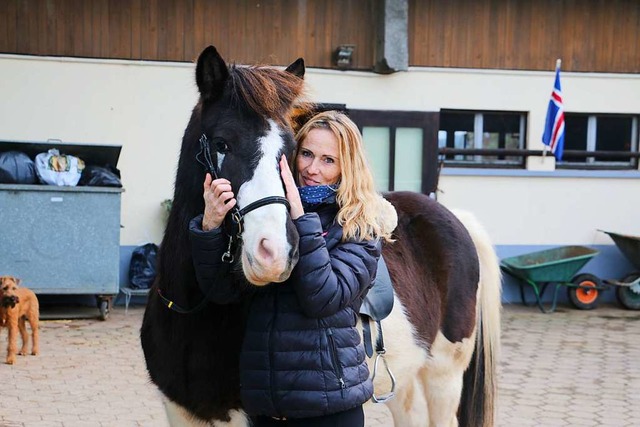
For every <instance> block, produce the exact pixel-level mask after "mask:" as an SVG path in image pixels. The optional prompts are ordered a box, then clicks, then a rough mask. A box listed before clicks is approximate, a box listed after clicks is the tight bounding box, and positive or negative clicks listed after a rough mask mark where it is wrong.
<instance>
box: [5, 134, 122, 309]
mask: <svg viewBox="0 0 640 427" xmlns="http://www.w3.org/2000/svg"><path fill="white" fill-rule="evenodd" d="M50 148H58V149H59V150H60V152H61V153H64V154H71V155H74V156H77V157H79V158H81V159H82V160H84V161H85V163H86V164H95V165H99V166H103V165H105V164H110V165H113V166H114V167H115V166H116V165H117V162H118V157H119V156H120V150H121V147H120V146H105V145H100V146H97V145H80V144H66V143H65V144H62V143H60V142H46V143H43V142H17V141H0V152H3V151H21V152H24V153H26V154H27V155H29V157H31V158H32V159H33V158H35V156H36V155H37V154H38V153H41V152H46V151H47V150H48V149H50ZM122 191H123V189H122V188H114V187H85V186H81V187H58V186H52V185H24V184H0V275H12V276H16V277H18V278H20V279H21V280H22V283H23V285H24V286H26V287H28V288H30V289H32V290H33V291H34V292H35V293H36V294H43V295H44V294H47V295H56V294H58V295H59V294H69V295H70V294H79V295H81V294H85V295H86V294H93V295H95V296H96V303H97V306H98V309H99V311H100V318H101V319H103V320H105V319H106V318H107V316H108V314H109V310H110V308H111V303H112V300H113V297H114V296H117V294H118V292H119V263H120V198H121V193H122Z"/></svg>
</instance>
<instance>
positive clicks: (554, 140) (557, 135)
mask: <svg viewBox="0 0 640 427" xmlns="http://www.w3.org/2000/svg"><path fill="white" fill-rule="evenodd" d="M542 142H543V143H544V144H545V145H547V146H549V149H550V150H551V152H552V153H553V154H554V156H556V159H557V160H558V161H560V160H562V152H563V151H564V105H563V104H562V88H561V87H560V65H558V66H557V67H556V81H555V84H554V85H553V92H552V93H551V99H550V100H549V108H548V109H547V119H546V121H545V124H544V133H543V134H542Z"/></svg>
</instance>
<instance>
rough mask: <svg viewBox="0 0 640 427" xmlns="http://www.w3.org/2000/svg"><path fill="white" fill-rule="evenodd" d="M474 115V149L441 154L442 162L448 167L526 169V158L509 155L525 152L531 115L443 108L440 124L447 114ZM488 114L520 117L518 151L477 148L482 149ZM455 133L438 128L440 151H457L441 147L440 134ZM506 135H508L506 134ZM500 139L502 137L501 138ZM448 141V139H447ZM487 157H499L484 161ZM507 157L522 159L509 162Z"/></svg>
mask: <svg viewBox="0 0 640 427" xmlns="http://www.w3.org/2000/svg"><path fill="white" fill-rule="evenodd" d="M448 113H451V114H472V115H473V120H474V125H473V137H474V144H473V145H474V148H469V149H468V150H469V152H470V154H464V153H461V152H462V151H465V150H466V149H456V153H455V154H446V153H445V154H440V161H442V163H443V164H444V165H445V166H447V167H460V168H473V169H480V168H492V169H524V168H525V167H526V156H524V155H521V154H518V155H513V154H508V153H507V152H508V151H509V150H512V151H513V150H523V151H524V150H525V149H526V146H527V138H526V136H527V128H528V118H529V114H528V113H527V112H525V111H503V110H467V109H449V108H443V109H441V110H440V123H442V118H443V115H445V114H448ZM488 114H504V115H513V116H519V125H518V133H519V136H518V148H516V149H508V148H497V149H485V148H477V147H482V142H483V137H484V133H485V131H484V119H485V115H488ZM441 131H443V132H455V130H447V129H442V128H441V126H438V149H439V150H440V149H442V148H444V149H452V148H453V149H455V147H449V146H446V145H445V146H444V147H441V146H440V139H439V136H440V135H439V134H440V132H441ZM504 135H506V133H504ZM499 138H500V137H499ZM447 140H448V138H447ZM481 150H491V151H492V153H490V154H489V153H487V154H479V153H478V151H481ZM502 150H504V151H505V153H504V154H500V151H502ZM456 156H469V157H472V158H473V160H462V159H456V158H455V157H456ZM485 156H492V157H496V156H497V157H498V159H497V160H490V161H488V160H483V158H485ZM506 157H520V160H507V159H505V158H506Z"/></svg>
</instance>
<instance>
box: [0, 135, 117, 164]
mask: <svg viewBox="0 0 640 427" xmlns="http://www.w3.org/2000/svg"><path fill="white" fill-rule="evenodd" d="M52 148H57V149H58V150H59V151H60V154H70V155H72V156H76V157H79V158H80V159H82V160H83V161H84V162H85V164H88V165H96V166H105V165H107V164H109V165H111V166H114V167H117V166H118V159H119V158H120V151H121V150H122V146H121V145H89V144H78V143H67V142H63V141H60V140H57V139H50V140H47V141H42V142H40V141H1V140H0V152H3V151H20V152H23V153H25V154H26V155H27V156H29V157H31V158H32V159H35V157H36V155H38V154H40V153H46V152H47V151H49V150H50V149H52Z"/></svg>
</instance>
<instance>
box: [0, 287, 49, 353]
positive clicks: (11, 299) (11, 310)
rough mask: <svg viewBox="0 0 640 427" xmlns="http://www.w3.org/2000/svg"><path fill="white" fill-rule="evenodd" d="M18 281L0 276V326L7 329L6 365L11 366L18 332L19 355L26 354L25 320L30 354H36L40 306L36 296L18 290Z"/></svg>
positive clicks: (26, 291)
mask: <svg viewBox="0 0 640 427" xmlns="http://www.w3.org/2000/svg"><path fill="white" fill-rule="evenodd" d="M19 283H20V279H16V278H15V277H11V276H0V326H6V327H7V328H8V329H9V346H8V348H7V363H8V364H9V365H13V364H14V362H15V361H16V349H17V344H18V330H19V331H20V335H21V336H22V349H21V350H20V353H19V354H21V355H23V356H24V355H26V354H27V347H28V344H29V335H28V334H27V326H26V320H28V321H29V323H30V324H31V335H32V339H33V342H32V346H31V354H33V355H34V356H35V355H36V354H38V352H39V349H38V344H39V338H38V320H39V317H40V306H39V304H38V298H37V297H36V294H34V293H33V291H31V290H30V289H27V288H20V287H18V284H19Z"/></svg>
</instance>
